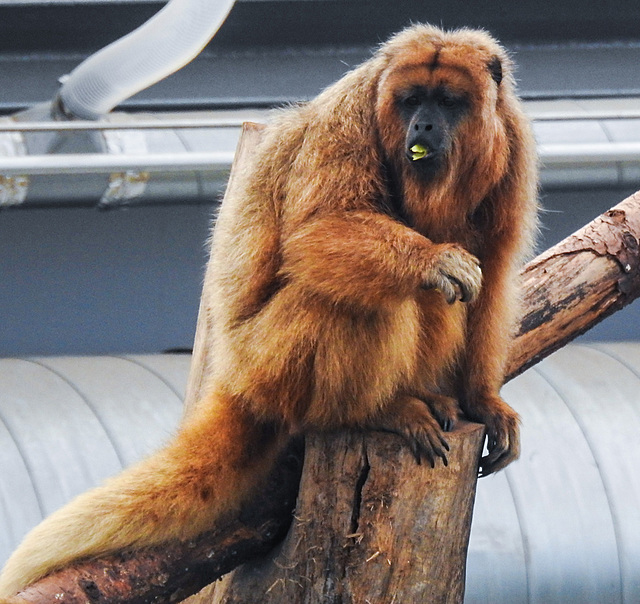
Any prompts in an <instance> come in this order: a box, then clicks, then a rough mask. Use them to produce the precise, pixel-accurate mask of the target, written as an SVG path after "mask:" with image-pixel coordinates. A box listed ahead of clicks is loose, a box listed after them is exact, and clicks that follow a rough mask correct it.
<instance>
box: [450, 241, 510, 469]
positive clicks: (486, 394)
mask: <svg viewBox="0 0 640 604" xmlns="http://www.w3.org/2000/svg"><path fill="white" fill-rule="evenodd" d="M512 238H513V237H512V236H509V235H507V234H504V235H502V236H501V235H500V234H499V233H497V234H494V236H492V238H491V241H488V242H487V245H486V247H485V250H484V253H483V260H482V270H483V276H484V280H483V284H482V291H481V293H480V296H479V297H478V299H477V300H476V301H475V302H474V303H473V304H471V305H470V312H469V318H468V326H467V349H466V358H465V361H464V363H463V365H462V367H461V375H460V381H461V389H462V391H461V393H460V405H461V407H462V409H463V411H464V412H465V414H466V415H467V417H469V419H472V420H474V421H478V422H481V423H483V424H485V426H486V429H487V448H488V451H489V453H488V455H487V456H486V457H483V458H482V460H481V462H480V474H481V475H482V476H486V475H487V474H491V473H493V472H496V471H497V470H500V469H502V468H504V467H505V466H506V465H508V464H509V463H510V462H511V461H513V460H515V459H516V458H517V457H518V455H519V453H520V442H519V430H518V424H519V418H518V415H517V414H516V413H515V411H513V409H511V407H509V405H507V404H506V403H505V402H504V401H503V400H502V398H501V397H500V395H499V391H500V387H501V386H502V383H503V381H504V370H505V364H506V360H507V354H508V350H509V342H510V339H511V330H512V326H513V324H514V318H515V313H516V312H517V308H518V304H517V300H518V297H517V293H516V286H517V274H516V270H515V267H514V266H513V265H514V259H513V257H514V253H513V250H512V248H513V247H514V243H513V242H512V241H511V239H512Z"/></svg>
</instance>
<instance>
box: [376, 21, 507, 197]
mask: <svg viewBox="0 0 640 604" xmlns="http://www.w3.org/2000/svg"><path fill="white" fill-rule="evenodd" d="M379 53H380V55H381V56H382V57H383V59H384V60H385V67H384V69H383V71H382V73H381V77H380V79H379V83H378V91H377V94H378V96H377V103H376V119H377V127H378V131H379V134H380V140H381V142H382V145H383V148H384V151H385V155H386V156H387V157H388V158H389V159H390V160H391V161H393V162H394V163H395V164H396V166H397V167H398V168H400V169H402V173H403V174H405V175H407V174H413V175H414V176H415V177H416V178H417V179H419V180H420V181H422V182H423V183H424V182H437V181H442V179H443V178H446V176H447V174H451V173H454V174H455V175H456V179H458V180H460V179H464V180H466V181H467V183H468V185H469V186H474V185H475V184H477V183H475V182H474V179H475V178H476V177H482V179H483V180H487V181H488V180H490V181H493V182H497V180H499V178H500V177H501V176H502V174H503V173H504V170H505V168H506V157H505V152H504V149H505V148H507V147H508V145H506V144H505V142H506V141H505V137H506V133H505V127H504V120H503V115H502V113H503V112H502V109H501V107H500V105H501V104H503V101H504V98H505V96H507V95H512V94H513V92H512V82H511V77H510V73H509V69H510V63H509V60H508V57H507V55H506V53H505V51H504V50H503V49H502V47H500V46H499V45H498V43H497V42H495V41H494V40H493V39H492V38H491V37H490V36H489V35H487V34H485V33H483V32H478V31H471V30H459V31H455V32H445V31H443V30H440V29H438V28H435V27H431V26H427V25H418V26H414V27H411V28H408V29H406V30H404V31H403V32H401V33H399V34H398V35H397V36H395V37H394V38H392V39H391V40H390V41H389V42H388V43H387V44H385V45H384V46H383V47H382V48H381V49H380V51H379ZM483 188H485V187H483Z"/></svg>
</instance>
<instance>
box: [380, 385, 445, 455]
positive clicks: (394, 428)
mask: <svg viewBox="0 0 640 604" xmlns="http://www.w3.org/2000/svg"><path fill="white" fill-rule="evenodd" d="M370 427H371V428H373V429H374V430H384V431H386V432H394V433H396V434H399V435H400V436H402V437H403V438H404V439H405V441H406V442H407V444H408V445H409V448H410V449H411V452H412V453H413V455H414V457H415V458H416V461H417V462H418V463H419V464H420V463H422V460H423V459H426V460H427V461H428V462H429V464H430V465H431V467H432V468H434V467H435V465H436V459H437V458H438V457H439V458H440V459H442V462H443V463H444V465H445V466H446V465H447V454H446V452H447V451H448V450H449V444H448V443H447V441H446V440H445V438H444V436H443V435H442V430H441V428H440V426H439V425H438V421H437V420H436V419H435V417H434V416H433V415H432V413H431V411H430V410H429V408H428V407H427V405H425V403H424V402H423V401H421V400H420V399H418V398H415V397H413V396H400V397H398V398H397V399H396V400H395V401H394V402H393V403H391V404H390V405H389V406H388V407H387V408H385V410H384V415H382V416H380V417H378V418H377V421H374V422H372V425H371V426H370Z"/></svg>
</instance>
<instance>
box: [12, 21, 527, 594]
mask: <svg viewBox="0 0 640 604" xmlns="http://www.w3.org/2000/svg"><path fill="white" fill-rule="evenodd" d="M235 178H236V179H237V180H236V184H237V187H234V190H235V193H234V194H233V195H227V197H226V199H225V200H224V202H223V204H222V208H221V211H220V215H219V218H218V220H217V224H216V227H215V231H214V236H213V246H212V259H211V262H212V266H213V268H214V269H215V270H214V271H213V272H214V273H215V274H214V284H213V287H212V293H211V295H210V299H208V300H206V301H205V302H206V304H205V306H206V308H207V309H208V312H209V313H210V322H211V324H212V325H213V328H212V329H213V334H212V342H213V351H214V354H213V359H214V360H213V363H212V366H211V367H210V368H209V374H210V378H209V382H208V387H207V394H206V396H205V397H204V398H203V399H202V400H201V401H199V403H198V405H197V408H196V410H195V411H194V412H193V413H192V414H191V415H190V416H189V417H188V418H187V419H186V420H185V421H184V422H183V425H182V426H181V428H180V429H179V432H178V434H177V435H176V437H175V438H174V439H173V441H171V442H170V443H169V445H168V446H166V447H165V448H164V449H162V450H161V451H160V452H158V453H156V454H155V455H153V456H152V457H150V458H149V459H147V460H146V461H143V462H141V463H140V464H138V465H136V466H134V467H132V468H130V469H128V470H126V471H125V472H123V473H122V474H121V475H119V476H117V477H115V478H112V479H111V480H110V481H108V482H107V483H106V484H105V485H104V486H101V487H98V488H96V489H94V490H92V491H90V492H89V493H87V494H84V495H82V496H80V497H78V498H77V499H76V500H75V501H73V502H71V503H70V504H69V505H67V506H66V507H64V508H62V509H61V510H59V511H57V512H56V513H54V514H53V515H52V516H51V517H50V518H49V519H47V520H45V521H44V522H43V523H42V524H41V525H40V526H38V527H36V528H35V529H34V530H33V531H32V532H31V533H30V534H29V535H28V536H27V537H26V539H25V540H24V542H23V543H22V545H21V546H20V547H19V548H18V550H17V551H16V552H15V553H14V554H13V556H12V557H11V558H10V560H9V561H8V562H7V564H6V566H5V568H4V571H3V573H2V576H1V578H0V597H1V596H4V597H7V596H10V595H11V594H13V593H15V592H16V591H18V590H19V589H21V588H23V587H24V586H25V585H28V584H29V583H31V582H33V581H34V580H36V579H38V578H39V577H41V576H43V575H45V574H46V573H49V572H50V571H52V570H53V569H56V568H58V567H61V566H64V565H66V564H68V563H70V562H72V561H73V560H76V559H78V558H82V557H87V556H95V555H98V554H103V553H105V552H109V551H114V550H119V549H122V548H126V547H138V546H145V545H150V544H156V543H160V542H162V541H165V540H168V539H172V538H179V539H184V538H189V537H192V536H193V535H195V534H197V533H199V532H201V531H203V530H205V529H207V528H209V527H210V526H211V525H212V524H213V523H215V522H216V520H219V519H220V518H221V516H222V515H223V514H225V513H232V512H233V511H234V510H235V509H237V508H238V506H239V504H240V503H241V502H242V501H243V500H245V499H247V498H248V497H250V496H251V492H252V490H254V489H256V488H259V487H258V485H259V481H260V480H261V479H262V477H263V476H264V475H265V474H266V473H267V472H268V470H269V469H270V466H271V464H272V460H273V459H274V456H275V454H276V453H277V451H278V450H279V448H280V447H281V446H282V444H283V443H284V441H285V440H286V438H287V436H288V435H289V434H291V433H292V432H299V431H304V430H306V429H309V428H313V429H331V428H336V427H357V428H369V429H374V430H375V429H383V430H390V431H393V432H397V433H398V434H400V435H402V436H403V437H404V438H405V440H406V441H407V442H408V444H409V446H410V447H411V450H412V451H413V453H414V455H415V456H416V457H417V458H418V460H420V459H424V460H426V461H428V462H430V463H431V464H432V465H433V464H434V463H435V461H437V459H441V460H442V461H443V462H446V450H447V448H448V446H447V443H446V439H445V434H446V431H447V430H449V429H451V428H452V426H453V425H454V424H455V422H456V419H457V417H458V412H459V409H461V410H462V412H463V413H464V415H465V416H466V417H467V418H469V419H471V420H474V421H478V422H482V423H484V424H485V425H486V428H487V435H488V440H487V447H488V454H487V455H486V456H485V457H483V458H482V460H481V461H480V470H479V471H480V473H481V474H482V475H486V474H489V473H491V472H495V471H496V470H499V469H500V468H503V467H504V466H506V465H507V464H508V463H509V462H511V461H512V460H513V459H515V458H516V457H517V456H518V452H519V443H518V418H517V415H516V414H515V412H514V411H512V409H511V408H510V407H509V406H507V404H506V403H504V402H503V401H502V399H501V398H500V396H499V394H498V391H499V388H500V386H501V384H502V381H503V378H504V375H503V371H504V365H505V358H506V354H507V347H508V342H509V337H510V330H511V327H512V325H513V320H514V313H515V312H516V308H517V300H516V295H515V291H516V289H517V286H516V272H517V268H518V266H519V263H520V262H521V259H522V257H523V254H524V253H525V252H526V251H527V249H528V248H529V246H530V243H531V239H532V233H533V231H534V228H535V214H536V157H535V145H534V140H533V138H532V135H531V131H530V127H529V124H528V121H527V119H525V117H524V115H523V112H522V110H521V107H520V103H519V101H518V99H517V97H516V95H515V92H514V82H513V77H512V74H511V63H510V61H509V58H508V57H507V55H506V53H505V51H504V50H503V49H502V48H501V47H500V46H499V45H498V44H497V43H496V42H495V41H494V40H493V39H492V38H491V37H490V36H489V35H487V34H485V33H483V32H478V31H471V30H466V29H463V30H458V31H454V32H445V31H442V30H440V29H438V28H435V27H431V26H426V25H418V26H413V27H410V28H408V29H406V30H404V31H402V32H400V33H399V34H397V35H396V36H394V37H393V38H391V39H390V40H389V41H388V42H387V43H385V44H384V45H382V46H381V47H380V49H379V50H378V51H377V52H376V53H375V54H374V56H373V57H372V58H371V59H370V60H368V61H367V62H365V63H364V64H362V65H361V66H360V67H358V68H356V69H354V70H353V71H351V72H350V73H348V74H347V75H345V76H344V77H343V78H342V79H341V80H339V81H338V82H337V83H336V84H334V85H333V86H331V87H329V88H328V89H326V90H325V91H324V92H322V93H321V94H320V95H319V96H318V97H317V98H316V99H315V100H313V101H311V102H309V103H307V104H302V105H299V106H295V107H292V108H289V109H286V110H284V111H282V112H281V113H280V114H279V115H278V116H277V117H276V118H275V119H274V120H273V122H272V123H271V125H270V126H268V127H267V128H266V131H265V133H264V136H263V139H262V141H261V143H260V144H259V146H257V147H256V148H255V149H254V150H253V157H252V161H251V162H250V165H249V166H248V167H247V168H246V169H245V170H244V171H243V172H241V173H238V174H236V176H235Z"/></svg>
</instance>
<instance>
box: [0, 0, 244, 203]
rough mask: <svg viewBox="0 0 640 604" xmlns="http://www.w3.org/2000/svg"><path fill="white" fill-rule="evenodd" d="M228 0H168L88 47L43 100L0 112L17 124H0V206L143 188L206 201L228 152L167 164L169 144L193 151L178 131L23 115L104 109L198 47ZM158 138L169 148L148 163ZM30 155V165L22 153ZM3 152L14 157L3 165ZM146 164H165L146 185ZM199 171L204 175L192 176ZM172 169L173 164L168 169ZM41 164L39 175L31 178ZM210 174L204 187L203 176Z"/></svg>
mask: <svg viewBox="0 0 640 604" xmlns="http://www.w3.org/2000/svg"><path fill="white" fill-rule="evenodd" d="M234 1H235V0H170V2H169V3H168V4H167V5H166V6H165V7H164V8H163V9H162V10H160V11H159V12H158V13H157V14H156V15H154V16H153V17H152V18H151V19H149V21H147V22H146V23H144V24H143V25H141V26H140V27H139V28H138V29H136V30H135V31H133V32H131V33H130V34H128V35H127V36H125V37H123V38H121V39H120V40H117V41H116V42H114V43H113V44H110V45H109V46H107V47H106V48H104V49H102V50H101V51H99V52H97V53H95V54H94V55H92V56H90V57H89V58H88V59H86V60H85V61H84V62H83V63H81V64H80V65H79V66H78V67H76V68H75V69H74V70H73V71H72V73H71V74H70V75H68V76H65V77H64V78H63V80H64V83H63V85H62V87H61V89H60V91H59V92H58V95H57V97H56V98H55V99H54V101H53V102H52V103H46V104H43V105H38V106H35V107H32V108H30V109H28V110H26V111H23V112H20V113H18V114H16V115H14V116H13V117H12V118H9V119H4V120H0V128H1V127H2V122H6V123H7V127H8V128H10V125H15V124H10V123H9V122H12V121H17V122H23V123H25V126H24V130H22V131H20V130H5V131H2V130H1V129H0V157H1V156H4V157H5V158H6V161H7V164H8V165H7V166H5V167H4V169H3V170H2V172H0V208H1V207H3V206H4V207H7V206H17V205H22V204H24V203H25V202H33V203H35V204H47V203H50V202H51V201H53V202H54V203H55V202H59V201H60V200H62V203H64V204H77V203H85V204H86V203H89V204H95V203H96V202H97V203H98V205H100V206H110V205H120V204H126V203H129V202H130V200H132V199H136V200H138V201H140V200H141V198H143V197H144V196H145V194H149V195H151V196H152V198H153V200H154V201H155V202H158V201H159V202H162V201H163V200H164V199H166V198H167V197H169V198H174V197H181V198H182V199H184V200H192V199H198V200H201V199H203V198H204V199H207V200H208V201H211V199H212V197H213V196H214V195H215V193H217V192H219V190H220V189H221V188H222V187H221V182H222V181H224V179H225V178H226V172H227V169H228V165H229V163H230V158H229V157H227V156H222V157H221V156H220V154H218V156H217V157H212V156H211V155H209V156H207V157H206V158H205V159H203V158H202V157H201V158H200V162H199V163H198V164H196V165H195V166H194V163H193V161H191V163H188V164H187V165H182V166H176V165H175V164H176V163H177V159H176V160H171V154H172V153H176V152H178V153H181V152H183V151H193V150H192V149H190V147H189V144H188V143H187V142H185V138H187V137H185V136H183V132H181V131H175V132H169V131H168V130H166V129H165V130H164V131H163V132H162V134H160V133H157V132H156V133H142V132H139V131H137V129H135V128H130V129H128V130H126V131H125V130H119V131H116V130H110V129H109V130H107V129H105V128H95V127H92V124H90V123H88V124H85V126H84V129H83V130H78V129H76V130H73V131H72V130H65V129H63V128H56V127H55V126H56V124H55V123H53V124H51V123H49V124H48V126H49V127H48V128H44V129H33V130H29V129H28V123H33V122H43V121H49V122H51V120H52V118H54V119H56V120H65V119H69V118H82V119H84V120H96V119H98V118H100V117H102V116H105V115H106V114H108V113H109V112H110V111H111V110H112V109H113V108H114V107H115V106H116V105H118V104H119V103H121V102H122V101H124V100H126V99H127V98H129V97H130V96H133V95H134V94H136V93H137V92H140V91H141V90H144V89H145V88H147V87H148V86H150V85H152V84H155V83H156V82H158V81H159V80H162V79H163V78H165V77H167V76H168V75H170V74H172V73H174V72H175V71H177V70H178V69H180V68H181V67H183V66H184V65H186V64H187V63H188V62H189V61H191V60H192V59H193V58H194V57H195V56H196V55H197V54H199V53H200V51H201V50H202V48H203V47H204V46H205V45H206V44H207V42H209V40H210V39H211V38H212V37H213V35H214V34H215V33H216V31H217V30H218V29H219V27H220V25H222V23H223V21H224V20H225V18H226V17H227V15H228V13H229V11H230V10H231V7H232V6H233V4H234ZM122 119H125V120H126V119H127V116H125V115H122V114H121V115H120V116H119V117H116V118H115V121H116V122H117V121H119V120H122ZM212 138H213V140H215V137H212ZM157 148H159V149H160V150H161V152H162V153H164V152H165V151H168V153H166V154H165V155H164V157H161V158H156V160H157V161H156V163H155V165H154V163H153V162H152V161H151V158H152V157H153V154H154V151H155V150H156V149H157ZM196 152H197V151H196ZM109 155H119V156H120V158H121V161H120V162H119V164H117V165H114V163H113V162H112V161H110V159H112V157H109ZM33 156H35V158H36V161H35V166H34V164H33V162H31V161H30V160H31V158H32V157H33ZM129 156H131V157H129ZM141 156H145V157H146V160H145V161H144V162H140V163H138V164H137V165H136V158H140V157H141ZM125 158H127V159H128V161H124V159H125ZM191 159H192V158H191ZM25 160H26V164H25ZM162 160H164V163H161V162H162ZM12 162H13V166H11V165H9V164H11V163H12ZM159 163H160V164H161V165H158V164H159ZM78 164H79V165H80V167H78ZM140 164H142V165H140ZM38 166H39V167H40V170H38ZM83 167H84V169H83ZM152 168H153V169H154V170H155V171H156V172H160V171H163V172H167V171H171V172H172V173H174V174H171V176H169V177H168V178H163V177H162V176H160V177H159V178H157V177H156V178H155V179H154V183H153V185H159V186H153V185H150V186H148V185H149V180H150V178H149V171H150V169H152ZM200 168H202V170H200ZM194 169H195V170H197V171H196V172H194ZM201 171H204V172H206V176H204V177H201V175H200V173H201ZM175 172H179V173H182V174H181V175H180V176H177V175H176V174H175ZM43 173H44V174H46V176H47V178H46V179H44V180H43V179H38V176H39V175H41V174H43ZM74 173H84V174H87V176H85V177H84V178H82V179H77V178H76V179H73V178H70V177H69V174H74ZM211 180H213V181H214V183H215V184H214V186H213V187H211V186H209V181H211Z"/></svg>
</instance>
